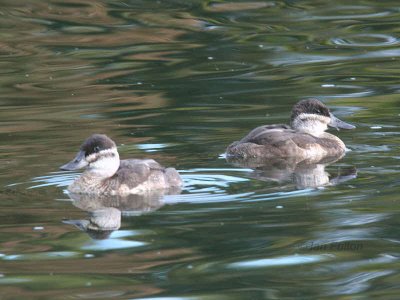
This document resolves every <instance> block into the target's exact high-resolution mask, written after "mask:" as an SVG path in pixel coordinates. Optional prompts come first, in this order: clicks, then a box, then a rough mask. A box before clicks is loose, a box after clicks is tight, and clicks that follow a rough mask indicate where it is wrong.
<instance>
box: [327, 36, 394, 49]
mask: <svg viewBox="0 0 400 300" xmlns="http://www.w3.org/2000/svg"><path fill="white" fill-rule="evenodd" d="M330 41H331V42H332V44H334V45H339V46H352V47H382V46H392V45H398V44H399V39H397V38H395V37H393V36H390V35H386V34H354V35H351V36H348V37H346V38H339V37H336V38H332V39H331V40H330Z"/></svg>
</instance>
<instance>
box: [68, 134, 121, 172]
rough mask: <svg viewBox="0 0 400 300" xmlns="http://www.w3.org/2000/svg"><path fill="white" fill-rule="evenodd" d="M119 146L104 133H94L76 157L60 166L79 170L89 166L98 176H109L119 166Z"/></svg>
mask: <svg viewBox="0 0 400 300" xmlns="http://www.w3.org/2000/svg"><path fill="white" fill-rule="evenodd" d="M119 163H120V161H119V154H118V151H117V146H116V145H115V143H114V142H113V140H111V139H110V138H109V137H108V136H106V135H104V134H93V135H92V136H90V137H88V138H87V139H86V140H85V141H84V142H83V144H82V145H81V147H80V150H79V152H78V154H77V155H76V157H75V158H74V159H73V160H71V161H70V162H69V163H67V164H65V165H63V166H61V167H60V169H61V170H67V171H72V170H78V169H82V168H87V169H88V170H89V171H90V172H92V173H94V174H95V175H98V176H104V177H109V176H112V175H114V174H115V172H116V171H117V170H118V168H119Z"/></svg>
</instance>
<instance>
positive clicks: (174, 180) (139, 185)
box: [60, 134, 182, 196]
mask: <svg viewBox="0 0 400 300" xmlns="http://www.w3.org/2000/svg"><path fill="white" fill-rule="evenodd" d="M83 168H85V171H84V172H83V173H82V174H81V175H80V176H79V177H78V178H77V179H75V180H74V181H73V182H72V183H71V184H70V185H69V186H68V189H67V190H68V192H70V193H72V194H91V195H117V196H124V195H130V194H142V193H146V192H149V191H152V190H159V189H169V188H174V187H181V186H182V179H181V177H180V175H179V173H178V172H177V171H176V169H174V168H165V167H163V166H162V165H160V164H159V163H158V162H156V161H155V160H153V159H127V160H120V158H119V154H118V150H117V146H116V144H115V142H114V141H113V140H112V139H111V138H109V137H108V136H107V135H105V134H93V135H91V136H90V137H88V138H87V139H86V140H85V141H84V142H83V144H82V145H81V147H80V149H79V151H78V153H77V155H76V156H75V158H74V159H73V160H71V161H70V162H68V163H67V164H65V165H63V166H61V167H60V169H61V170H66V171H74V170H79V169H83Z"/></svg>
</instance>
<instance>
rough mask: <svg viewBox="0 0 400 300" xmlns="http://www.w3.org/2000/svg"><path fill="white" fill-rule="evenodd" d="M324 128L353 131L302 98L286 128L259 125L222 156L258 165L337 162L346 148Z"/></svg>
mask: <svg viewBox="0 0 400 300" xmlns="http://www.w3.org/2000/svg"><path fill="white" fill-rule="evenodd" d="M328 126H330V127H334V128H336V129H337V130H339V128H341V129H354V128H356V127H355V126H354V125H351V124H349V123H346V122H344V121H342V120H340V119H338V118H337V117H335V116H334V115H333V114H332V113H331V112H330V110H329V108H328V107H327V106H326V105H325V104H323V103H322V102H321V101H319V100H318V99H315V98H309V99H304V100H301V101H299V102H298V103H297V104H295V105H294V106H293V109H292V114H291V117H290V125H286V124H272V125H262V126H259V127H257V128H255V129H253V130H251V131H250V132H249V133H248V134H247V135H246V136H245V137H243V138H242V139H241V140H239V141H235V142H233V143H232V144H230V145H229V146H228V147H227V149H226V157H227V158H228V159H239V160H242V161H243V160H247V159H249V160H251V159H255V160H257V161H258V162H260V161H266V160H270V159H287V160H290V161H292V162H295V163H298V162H301V161H307V162H308V163H316V162H318V161H321V160H324V159H327V158H333V157H334V158H335V159H337V158H340V157H342V156H343V155H344V154H345V152H346V150H347V148H346V146H345V144H344V142H343V141H342V140H341V139H339V138H338V137H337V136H335V135H333V134H330V133H328V132H325V131H326V130H327V129H328Z"/></svg>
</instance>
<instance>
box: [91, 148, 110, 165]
mask: <svg viewBox="0 0 400 300" xmlns="http://www.w3.org/2000/svg"><path fill="white" fill-rule="evenodd" d="M116 153H117V149H116V148H111V149H105V150H101V151H100V152H97V153H92V154H90V155H88V156H86V161H87V162H88V163H93V162H95V161H96V160H98V159H99V158H100V157H107V156H109V155H110V154H114V155H115V154H116Z"/></svg>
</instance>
